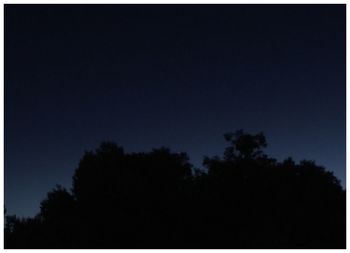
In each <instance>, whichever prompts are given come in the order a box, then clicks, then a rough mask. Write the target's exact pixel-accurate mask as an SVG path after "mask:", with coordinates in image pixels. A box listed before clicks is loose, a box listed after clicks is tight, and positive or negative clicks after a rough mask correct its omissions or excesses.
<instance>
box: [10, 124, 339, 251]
mask: <svg viewBox="0 0 350 253" xmlns="http://www.w3.org/2000/svg"><path fill="white" fill-rule="evenodd" d="M224 137H225V139H226V140H227V141H228V142H229V146H228V147H227V148H226V149H225V151H224V155H223V157H222V158H220V157H213V158H209V157H206V158H205V159H204V161H203V165H204V166H205V167H206V169H207V172H204V171H201V170H198V169H195V168H193V166H192V165H191V164H190V163H189V158H188V156H187V154H186V153H173V152H171V151H170V150H169V149H167V148H160V149H154V150H152V151H151V152H147V153H146V152H142V153H125V152H124V150H123V148H122V147H120V146H118V145H116V144H114V143H110V142H105V143H102V144H101V145H100V147H99V148H98V149H96V150H95V151H89V152H86V153H85V155H84V156H83V157H82V159H81V161H80V163H79V166H78V168H77V169H76V171H75V173H74V176H73V188H72V191H71V192H69V191H67V190H66V189H64V188H62V187H60V186H57V187H56V188H54V189H53V190H52V191H50V192H49V193H48V195H47V198H46V199H45V200H43V201H42V203H41V209H40V213H39V214H38V215H37V216H36V217H34V218H27V219H19V218H17V217H16V216H8V215H7V216H6V224H5V248H168V249H172V248H198V249H200V248H202V249H203V248H345V246H346V243H345V242H346V239H345V235H346V224H345V220H346V213H345V211H346V206H345V191H344V190H343V189H342V187H341V185H340V182H339V180H338V179H337V178H336V177H335V176H334V175H333V173H332V172H329V171H327V170H326V169H325V168H323V167H322V166H318V165H316V164H315V163H314V162H313V161H306V160H304V161H301V162H300V163H299V164H297V163H295V162H294V161H293V159H292V158H287V159H286V160H284V161H282V162H277V160H276V159H273V158H271V157H269V156H268V155H266V154H264V152H263V148H264V147H266V145H267V143H266V139H265V136H264V135H263V133H259V134H255V135H252V134H248V133H245V132H244V131H242V130H239V131H236V132H235V133H229V134H226V135H225V136H224Z"/></svg>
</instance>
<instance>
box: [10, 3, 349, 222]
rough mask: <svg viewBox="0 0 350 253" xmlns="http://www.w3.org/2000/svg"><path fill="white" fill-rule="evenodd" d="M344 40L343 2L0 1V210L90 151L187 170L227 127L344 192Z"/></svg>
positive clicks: (29, 198)
mask: <svg viewBox="0 0 350 253" xmlns="http://www.w3.org/2000/svg"><path fill="white" fill-rule="evenodd" d="M345 35H346V31H345V5H263V6H260V5H217V6H213V5H202V6H200V5H195V6H193V5H192V6H191V5H184V6H174V5H167V6H155V5H148V6H142V5H129V6H121V5H114V6H108V5H99V6H96V5H89V6H82V5H80V6H74V5H69V6H63V5H61V6H57V5H47V6H43V5H31V6H28V5H5V205H6V208H7V209H8V212H9V213H10V214H17V215H20V216H31V215H34V214H36V213H37V212H38V211H39V203H40V201H41V200H42V199H43V198H44V197H45V195H46V193H47V192H48V191H49V190H50V189H52V188H53V187H54V186H55V184H61V185H63V186H66V187H67V188H70V187H71V178H72V175H73V173H74V170H75V168H76V167H77V165H78V162H79V160H80V158H81V157H82V155H83V153H84V150H89V149H94V148H96V147H97V146H98V145H99V143H100V142H101V141H104V140H109V141H114V142H117V143H118V144H120V145H122V146H123V147H124V148H125V150H126V151H148V150H150V149H151V148H154V147H160V146H167V147H170V148H171V149H172V150H174V151H186V152H188V154H189V155H190V158H191V161H192V162H193V163H194V164H195V165H196V166H197V167H199V166H201V160H202V157H203V156H204V155H209V156H212V155H221V154H222V152H223V150H224V148H225V145H226V143H225V141H224V139H223V134H224V133H225V132H228V131H235V130H237V129H240V128H243V129H245V130H246V131H250V132H252V133H255V132H258V131H263V132H264V133H265V135H266V137H267V141H268V144H269V146H268V148H267V150H266V152H267V153H268V154H269V155H271V156H274V157H276V158H278V159H283V158H286V157H287V156H291V157H293V158H294V159H295V160H297V161H298V160H300V159H303V158H306V159H311V160H315V161H316V163H317V164H320V165H323V166H325V167H326V168H327V169H328V170H332V171H334V173H335V175H336V176H337V177H338V178H340V179H341V181H342V184H343V185H344V186H345V157H346V156H345V132H346V129H345V110H346V107H345V103H346V97H345V85H346V81H345V77H346V70H345V60H346V56H345V47H346V46H345Z"/></svg>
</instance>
